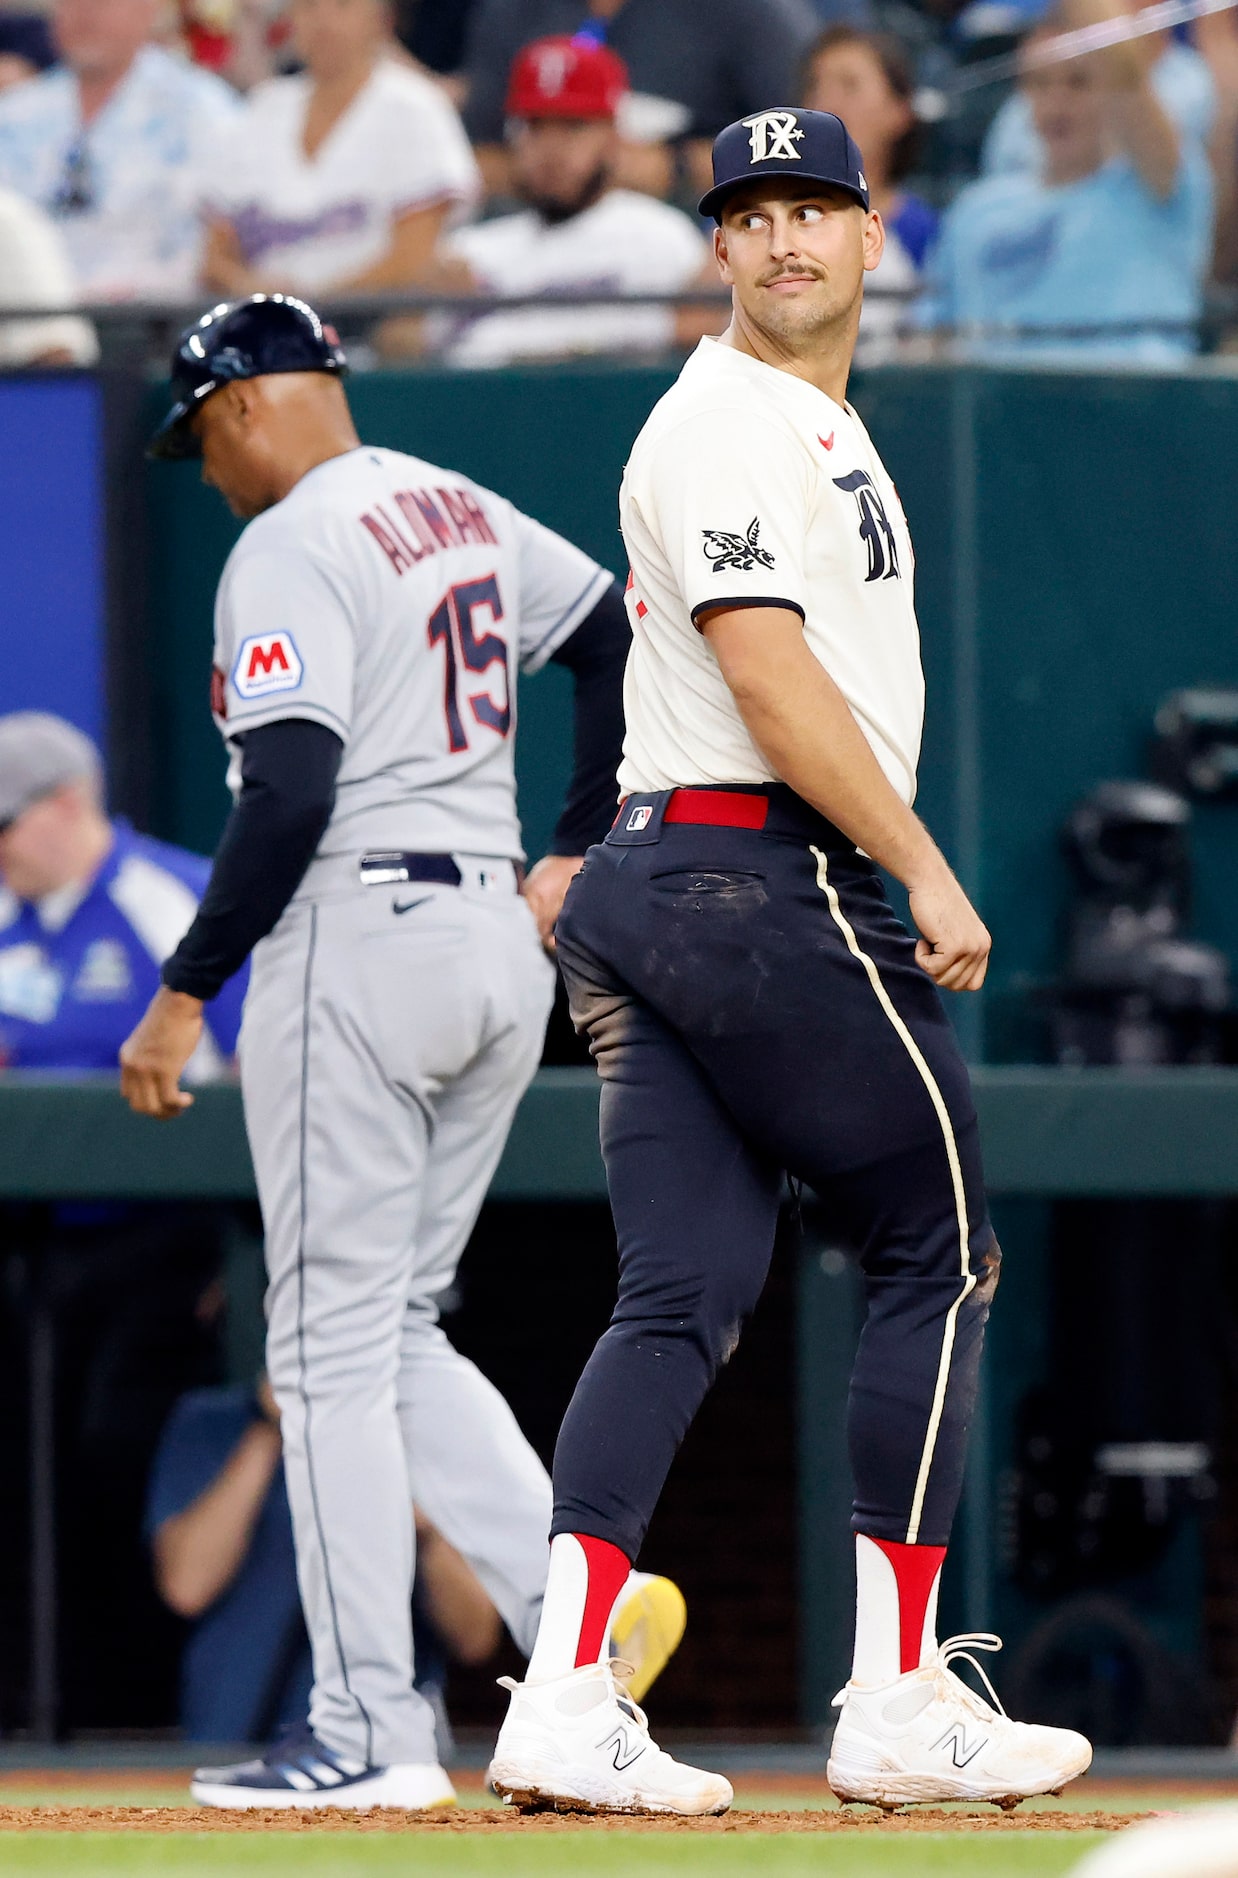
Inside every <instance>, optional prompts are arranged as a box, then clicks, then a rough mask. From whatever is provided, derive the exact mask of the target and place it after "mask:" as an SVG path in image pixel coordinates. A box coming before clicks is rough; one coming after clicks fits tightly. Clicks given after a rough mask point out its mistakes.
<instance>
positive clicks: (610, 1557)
mask: <svg viewBox="0 0 1238 1878" xmlns="http://www.w3.org/2000/svg"><path fill="white" fill-rule="evenodd" d="M591 1567H592V1569H591ZM628 1569H629V1568H628V1561H627V1560H626V1558H624V1557H623V1555H622V1553H621V1552H620V1551H619V1550H618V1548H617V1547H615V1546H613V1545H609V1544H607V1543H606V1542H605V1541H603V1540H598V1539H587V1538H586V1539H583V1540H582V1539H579V1538H577V1536H576V1534H575V1533H572V1532H561V1533H557V1534H556V1535H555V1537H554V1538H553V1539H552V1540H551V1541H550V1568H549V1570H548V1572H547V1574H546V1597H545V1601H544V1602H543V1604H542V1616H541V1622H540V1623H539V1624H538V1627H537V1641H536V1642H535V1643H534V1645H533V1654H532V1656H531V1657H530V1658H529V1667H528V1669H527V1670H526V1672H525V1681H526V1682H553V1681H554V1680H555V1678H556V1677H558V1676H568V1675H570V1674H571V1672H572V1671H573V1670H574V1669H576V1668H577V1667H579V1664H580V1659H581V1651H582V1648H583V1647H585V1645H586V1644H587V1646H588V1647H587V1648H586V1649H585V1655H586V1659H587V1660H588V1661H589V1662H597V1661H599V1660H600V1659H601V1658H602V1657H604V1656H607V1655H608V1654H609V1646H610V1616H611V1613H612V1611H613V1610H614V1607H615V1605H616V1603H617V1602H618V1600H619V1598H620V1596H621V1595H622V1593H623V1589H624V1585H625V1583H626V1580H627V1576H628Z"/></svg>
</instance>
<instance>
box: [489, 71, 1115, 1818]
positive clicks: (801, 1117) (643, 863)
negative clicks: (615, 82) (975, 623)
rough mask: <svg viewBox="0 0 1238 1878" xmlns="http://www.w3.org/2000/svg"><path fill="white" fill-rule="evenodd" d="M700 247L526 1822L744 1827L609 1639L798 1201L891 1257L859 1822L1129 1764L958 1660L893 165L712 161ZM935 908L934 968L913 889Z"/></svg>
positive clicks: (755, 131) (955, 1270)
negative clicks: (882, 295)
mask: <svg viewBox="0 0 1238 1878" xmlns="http://www.w3.org/2000/svg"><path fill="white" fill-rule="evenodd" d="M713 163H714V187H713V188H712V189H710V190H709V191H708V192H707V194H706V195H705V197H704V198H703V200H702V202H701V205H700V207H701V213H702V214H704V215H712V216H713V217H714V218H715V220H716V222H717V224H718V226H717V229H716V231H715V234H714V252H715V255H716V258H717V262H718V269H719V272H720V274H721V276H722V279H723V281H724V282H725V283H726V284H727V285H728V286H729V287H730V288H731V290H732V319H731V324H730V326H729V328H728V329H727V331H726V332H725V333H724V334H723V335H722V337H721V338H720V339H718V340H710V339H705V340H702V342H701V344H700V346H699V348H698V350H697V351H696V352H695V353H694V355H693V356H692V358H691V359H689V361H688V363H687V365H686V366H685V367H684V370H683V372H682V373H681V375H680V377H679V380H678V382H677V383H676V384H675V385H674V386H673V387H672V389H671V390H670V391H669V392H668V393H667V394H666V396H665V397H664V398H663V399H662V400H661V402H660V403H659V404H658V405H657V406H656V407H655V409H654V411H653V413H652V415H651V417H650V418H649V420H648V422H647V423H646V425H645V428H644V430H643V431H642V432H641V434H640V436H639V437H638V438H637V440H636V443H635V445H634V446H633V449H632V454H631V457H630V459H629V462H628V466H627V470H626V472H625V475H624V481H623V488H622V491H621V494H620V524H621V527H622V530H623V537H624V543H625V546H626V548H627V552H628V559H629V563H630V566H631V570H632V572H631V578H630V579H629V581H628V592H627V601H628V609H629V619H630V622H631V625H632V632H633V643H632V652H631V654H630V656H629V660H628V669H627V675H626V679H625V684H624V707H625V714H626V717H627V736H626V739H625V741H624V757H623V763H622V765H621V766H620V771H619V786H620V794H621V796H622V797H623V802H622V806H621V808H620V812H619V815H618V818H617V820H616V822H615V825H614V827H613V828H612V829H611V831H610V833H609V834H608V836H607V837H606V840H605V842H604V843H603V844H602V845H601V846H599V847H596V848H594V849H592V850H591V852H590V854H589V856H588V858H587V860H586V862H585V866H584V869H583V871H582V873H581V874H580V876H579V877H578V879H577V881H576V882H575V884H574V885H573V887H572V888H571V890H570V892H569V894H568V896H567V900H566V902H565V905H564V910H563V913H562V914H561V916H560V919H559V922H558V926H557V933H556V937H557V944H558V951H559V957H560V960H561V962H562V966H563V971H564V976H565V978H566V980H567V985H568V991H569V995H570V997H571V1002H572V1014H573V1016H574V1018H575V1020H576V1022H577V1024H578V1025H579V1026H580V1027H581V1028H582V1029H587V1030H588V1031H589V1034H590V1038H591V1042H592V1048H593V1053H594V1055H595V1057H596V1058H597V1061H598V1066H599V1069H600V1071H601V1074H602V1084H603V1089H602V1147H603V1153H604V1157H605V1161H606V1172H607V1181H608V1185H609V1189H610V1198H611V1205H612V1208H613V1211H614V1215H615V1225H616V1230H617V1234H618V1240H619V1260H620V1276H619V1300H618V1304H617V1306H616V1309H615V1313H614V1316H613V1318H612V1320H611V1325H610V1328H609V1330H608V1331H607V1333H606V1335H605V1336H604V1337H603V1338H602V1341H601V1342H600V1343H599V1344H598V1346H597V1349H596V1350H595V1351H594V1353H593V1356H592V1357H591V1358H590V1360H589V1364H588V1367H587V1368H586V1370H585V1373H584V1376H583V1377H582V1379H581V1381H580V1384H579V1385H578V1387H577V1391H576V1395H575V1397H574V1398H573V1400H572V1403H571V1406H570V1408H569V1409H568V1413H567V1416H566V1419H565V1421H564V1424H563V1429H562V1431H561V1433H560V1436H559V1442H558V1446H557V1449H556V1452H555V1464H554V1480H553V1484H554V1494H555V1512H554V1518H553V1521H552V1524H551V1534H552V1541H551V1556H550V1574H549V1578H548V1581H547V1586H546V1598H545V1604H544V1608H543V1615H542V1621H541V1625H540V1628H539V1631H538V1636H537V1641H536V1643H535V1645H534V1649H533V1655H532V1657H531V1658H530V1661H529V1670H528V1676H527V1679H526V1681H525V1682H524V1683H523V1684H521V1685H519V1686H518V1687H517V1688H516V1689H515V1691H514V1693H513V1700H512V1706H511V1709H510V1711H509V1714H508V1718H507V1720H506V1721H505V1723H504V1725H503V1729H502V1731H501V1733H500V1735H499V1741H498V1746H497V1748H496V1750H495V1756H494V1760H493V1762H492V1765H491V1769H490V1777H491V1781H492V1783H493V1785H494V1787H495V1789H496V1790H497V1791H498V1792H500V1793H502V1794H505V1795H506V1796H507V1797H508V1798H509V1799H511V1800H512V1801H513V1802H514V1803H516V1804H530V1805H554V1804H563V1803H567V1804H571V1805H575V1806H579V1807H585V1808H587V1809H590V1810H595V1811H613V1812H670V1813H711V1812H712V1813H717V1812H722V1811H724V1810H725V1808H726V1807H727V1806H728V1805H729V1804H730V1799H731V1789H730V1787H729V1785H728V1783H727V1782H726V1781H725V1780H722V1779H721V1778H719V1777H718V1776H716V1775H711V1774H707V1773H703V1772H701V1771H700V1770H698V1769H696V1768H691V1767H684V1766H681V1765H680V1764H679V1763H677V1762H676V1761H674V1760H672V1759H671V1757H670V1756H669V1755H667V1754H665V1753H664V1752H663V1751H662V1750H661V1749H660V1748H658V1747H656V1746H655V1745H654V1744H653V1742H652V1741H651V1740H650V1738H649V1735H648V1731H647V1727H646V1724H645V1722H644V1718H643V1716H641V1714H640V1712H639V1710H636V1709H634V1708H633V1707H632V1705H631V1704H630V1703H629V1702H628V1701H627V1699H626V1694H625V1691H624V1688H623V1685H622V1681H621V1679H620V1678H618V1677H617V1676H616V1674H615V1671H614V1669H613V1667H612V1666H611V1664H609V1663H608V1662H607V1661H605V1659H604V1657H603V1655H602V1651H603V1639H604V1636H605V1632H606V1620H607V1614H608V1612H609V1609H610V1605H611V1603H612V1602H613V1600H614V1598H615V1596H616V1594H617V1592H618V1590H619V1587H620V1586H621V1585H622V1584H623V1583H624V1581H625V1579H626V1576H627V1572H628V1570H629V1568H630V1565H631V1562H632V1561H633V1560H634V1559H635V1558H636V1556H637V1553H638V1551H639V1548H640V1546H641V1543H642V1541H643V1539H644V1536H645V1532H646V1530H647V1527H648V1524H649V1521H650V1518H651V1517H652V1514H653V1510H654V1507H655V1506H656V1504H657V1500H658V1496H659V1493H660V1491H661V1488H662V1484H663V1482H664V1480H665V1478H666V1475H667V1472H668V1470H669V1468H670V1465H671V1462H672V1460H673V1458H674V1455H675V1451H676V1449H677V1448H678V1446H679V1443H680V1441H681V1440H682V1438H683V1436H684V1434H685V1433H686V1432H687V1429H688V1426H689V1424H690V1423H691V1420H692V1417H693V1416H694V1414H695V1413H696V1410H697V1408H698V1407H699V1405H700V1403H701V1401H702V1399H703V1397H704V1395H705V1393H706V1391H707V1390H708V1388H709V1386H710V1384H711V1382H712V1381H713V1378H714V1376H715V1375H716V1374H717V1371H718V1369H719V1368H720V1367H721V1365H722V1364H723V1363H725V1362H726V1361H727V1359H728V1358H729V1357H730V1355H731V1353H732V1351H733V1350H734V1349H735V1346H736V1343H737V1342H738V1339H739V1336H740V1332H741V1329H742V1326H743V1323H744V1320H745V1318H746V1317H747V1316H748V1314H749V1313H750V1312H751V1310H752V1309H753V1307H754V1306H755V1304H756V1301H757V1298H758V1297H759V1295H760V1292H761V1289H762V1286H763V1284H764V1281H765V1274H766V1271H767V1270H768V1267H769V1261H770V1255H771V1252H772V1250H773V1243H774V1230H775V1225H776V1221H777V1215H778V1205H779V1199H780V1196H781V1193H782V1190H783V1183H784V1177H785V1176H787V1175H789V1176H790V1177H791V1178H792V1179H794V1180H800V1181H804V1182H807V1183H808V1184H809V1185H810V1186H811V1187H812V1188H813V1189H814V1190H815V1191H816V1192H817V1193H818V1194H819V1195H820V1197H821V1200H822V1202H823V1204H824V1205H825V1206H826V1207H827V1208H828V1209H829V1211H830V1213H831V1215H832V1218H833V1221H834V1224H835V1226H836V1229H837V1231H838V1232H839V1234H840V1235H841V1236H842V1237H843V1238H844V1239H845V1241H847V1242H849V1243H851V1244H853V1245H854V1246H855V1247H856V1248H857V1250H858V1251H859V1254H860V1257H861V1262H862V1264H863V1268H864V1273H865V1279H866V1283H867V1291H868V1302H869V1314H868V1322H867V1324H866V1326H865V1331H864V1335H863V1338H862V1341H861V1345H860V1351H859V1355H858V1358H857V1362H856V1368H855V1373H854V1377H853V1380H852V1388H851V1409H850V1425H849V1437H850V1447H851V1457H852V1466H853V1470H854V1475H855V1486H856V1500H855V1516H854V1522H853V1523H854V1527H855V1532H856V1547H857V1584H858V1601H857V1623H856V1650H855V1661H854V1667H853V1672H852V1678H851V1680H850V1682H849V1683H848V1685H847V1687H846V1689H845V1690H844V1691H843V1693H842V1695H841V1697H840V1698H839V1704H840V1707H841V1710H842V1713H841V1715H840V1718H839V1722H838V1727H837V1729H836V1731H835V1735H834V1742H833V1748H832V1753H831V1758H830V1765H829V1777H830V1780H831V1783H832V1785H833V1787H834V1790H835V1792H836V1793H838V1794H839V1796H840V1797H841V1798H843V1799H845V1800H866V1801H870V1802H875V1803H877V1804H879V1805H885V1806H894V1805H900V1804H902V1803H904V1802H907V1801H911V1800H945V1799H965V1798H984V1799H991V1800H996V1801H998V1802H1000V1803H1001V1804H1006V1803H1008V1802H1010V1803H1013V1802H1014V1801H1016V1800H1017V1799H1018V1798H1020V1797H1022V1796H1024V1795H1027V1794H1032V1793H1041V1792H1046V1791H1049V1790H1056V1789H1057V1788H1059V1787H1060V1786H1061V1785H1062V1783H1063V1782H1064V1781H1065V1780H1068V1779H1071V1778H1073V1776H1074V1775H1076V1774H1078V1773H1080V1772H1082V1770H1083V1769H1084V1768H1085V1767H1086V1766H1087V1765H1088V1762H1089V1761H1090V1759H1091V1749H1090V1747H1089V1745H1088V1743H1087V1742H1086V1741H1085V1740H1084V1739H1083V1738H1082V1736H1080V1735H1076V1734H1072V1733H1070V1732H1069V1731H1067V1730H1064V1729H1050V1728H1030V1727H1026V1726H1024V1725H1023V1724H1020V1723H1015V1722H1012V1721H1010V1720H1009V1719H1008V1718H1007V1717H1006V1715H1005V1714H1004V1713H1003V1712H1000V1711H999V1710H998V1709H993V1708H990V1707H988V1706H987V1705H986V1704H985V1703H983V1702H981V1701H980V1700H979V1699H978V1698H977V1697H976V1696H975V1695H973V1694H972V1692H971V1691H970V1690H969V1689H968V1688H967V1686H966V1685H965V1684H964V1683H962V1682H961V1681H960V1680H959V1678H958V1677H957V1676H956V1675H955V1674H954V1673H953V1671H952V1670H951V1668H950V1663H951V1660H952V1659H953V1658H955V1657H957V1656H959V1655H961V1654H964V1653H965V1650H966V1648H967V1647H968V1646H970V1647H971V1648H976V1647H979V1648H981V1649H994V1648H997V1647H999V1645H998V1641H997V1639H996V1638H994V1637H984V1638H954V1639H952V1640H951V1641H949V1642H947V1643H945V1644H944V1645H941V1646H940V1647H939V1645H938V1643H937V1637H936V1610H937V1586H938V1579H939V1575H940V1571H941V1566H942V1561H943V1559H944V1557H945V1551H946V1541H947V1539H948V1536H949V1530H950V1524H951V1520H952V1518H953V1515H954V1510H955V1505H956V1502H957V1500H958V1495H959V1491H960V1487H961V1485H962V1477H963V1462H964V1453H965V1443H966V1433H967V1427H968V1423H969V1420H970V1417H971V1413H972V1407H973V1403H974V1399H975V1390H976V1379H977V1371H978V1365H979V1359H980V1347H981V1342H982V1337H983V1330H984V1323H985V1319H986V1317H987V1315H988V1308H989V1301H990V1299H991V1297H992V1294H993V1291H994V1288H995V1285H996V1281H997V1269H998V1261H999V1254H998V1250H997V1244H996V1241H995V1239H994V1236H993V1229H992V1227H991V1226H990V1224H989V1218H988V1212H987V1209H986V1205H985V1196H984V1185H983V1178H982V1173H981V1166H980V1152H979V1145H978V1140H977V1130H976V1118H975V1114H974V1111H973V1108H972V1103H971V1095H970V1091H969V1088H968V1080H967V1071H966V1068H965V1066H964V1064H963V1061H962V1058H961V1056H960V1054H959V1050H958V1046H957V1044H956V1043H955V1040H954V1035H953V1032H952V1030H951V1028H950V1025H949V1022H948V1021H947V1019H946V1015H945V1012H944V1010H943V1008H942V1004H941V1001H940V998H939V996H938V991H939V989H941V990H951V991H975V990H978V989H979V988H980V986H981V984H982V983H983V980H984V974H985V966H986V962H987V958H988V952H989V935H988V933H987V932H986V930H985V928H984V926H983V924H982V923H981V921H980V919H979V917H978V916H977V914H976V912H975V911H974V909H973V908H972V906H971V904H970V902H969V901H968V898H967V896H966V894H965V893H964V891H963V889H962V887H961V886H960V885H959V883H958V881H957V880H956V879H955V877H954V875H953V874H952V873H951V871H950V868H949V866H948V865H947V863H946V861H945V859H944V857H943V856H942V854H941V852H940V850H939V849H938V848H937V846H936V845H935V843H934V842H933V840H932V838H931V836H930V835H929V833H928V831H927V829H926V828H925V827H924V825H923V823H922V822H920V821H919V820H918V819H917V817H916V816H915V815H914V814H913V812H912V809H911V802H912V799H913V797H914V794H915V782H916V763H917V759H918V756H919V747H920V728H921V718H922V711H923V678H922V675H921V670H920V651H919V635H918V631H917V626H916V616H915V609H914V605H913V602H912V593H911V579H912V565H913V560H912V551H911V542H910V539H909V536H908V532H907V523H906V519H905V517H904V515H903V511H902V507H901V504H900V503H899V499H898V495H897V493H896V491H895V488H894V485H893V483H892V482H891V481H890V478H889V476H888V475H887V473H886V471H885V469H884V467H883V465H882V463H881V461H880V459H879V458H878V456H877V452H876V450H875V449H874V448H873V445H872V442H871V441H870V439H869V437H868V434H867V432H866V431H865V429H864V426H863V425H862V424H861V422H860V420H859V417H858V416H857V414H856V412H855V411H854V410H853V409H852V407H851V406H850V405H849V404H848V403H847V401H846V400H847V378H848V374H849V371H850V368H851V360H852V355H853V353H854V350H855V343H856V336H857V333H858V330H859V323H860V308H861V304H862V300H863V290H864V276H865V274H866V273H867V272H870V271H871V270H872V269H873V268H875V267H876V265H877V263H878V262H879V260H880V258H881V252H882V243H883V239H884V234H883V229H882V224H881V218H880V216H879V215H878V214H876V213H875V212H874V211H873V210H872V209H871V207H870V204H869V193H868V183H867V179H866V178H865V175H864V168H863V160H862V158H861V155H860V152H859V150H858V149H857V148H856V145H855V144H854V142H853V141H852V139H851V137H850V136H849V135H848V133H847V131H846V129H845V127H844V125H843V124H842V122H841V120H840V119H838V118H837V117H834V116H832V115H831V114H830V113H828V112H821V111H797V110H790V109H783V108H773V109H770V110H765V111H758V112H754V113H753V114H752V115H751V116H749V117H746V118H744V119H743V120H742V121H741V122H739V123H736V124H731V125H729V126H728V127H727V129H726V130H724V131H723V132H722V134H721V135H720V136H719V137H718V139H717V141H716V143H715V145H714V156H713ZM878 866H882V867H884V868H886V869H887V870H888V871H889V872H890V873H892V874H893V875H894V876H895V877H896V878H897V879H899V880H901V881H902V882H903V884H904V885H905V886H906V887H907V888H908V890H909V893H910V899H911V912H912V917H913V919H914V921H915V923H916V926H917V927H918V928H919V933H920V937H919V939H918V940H917V939H914V938H913V937H912V935H911V934H909V933H908V932H907V931H906V930H905V928H904V927H903V926H901V925H900V923H899V922H898V920H897V919H896V918H895V916H894V914H893V912H892V911H891V909H890V906H889V904H888V902H887V900H886V898H885V893H884V890H883V888H882V885H881V880H880V876H879V874H878V872H877V867H878Z"/></svg>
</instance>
